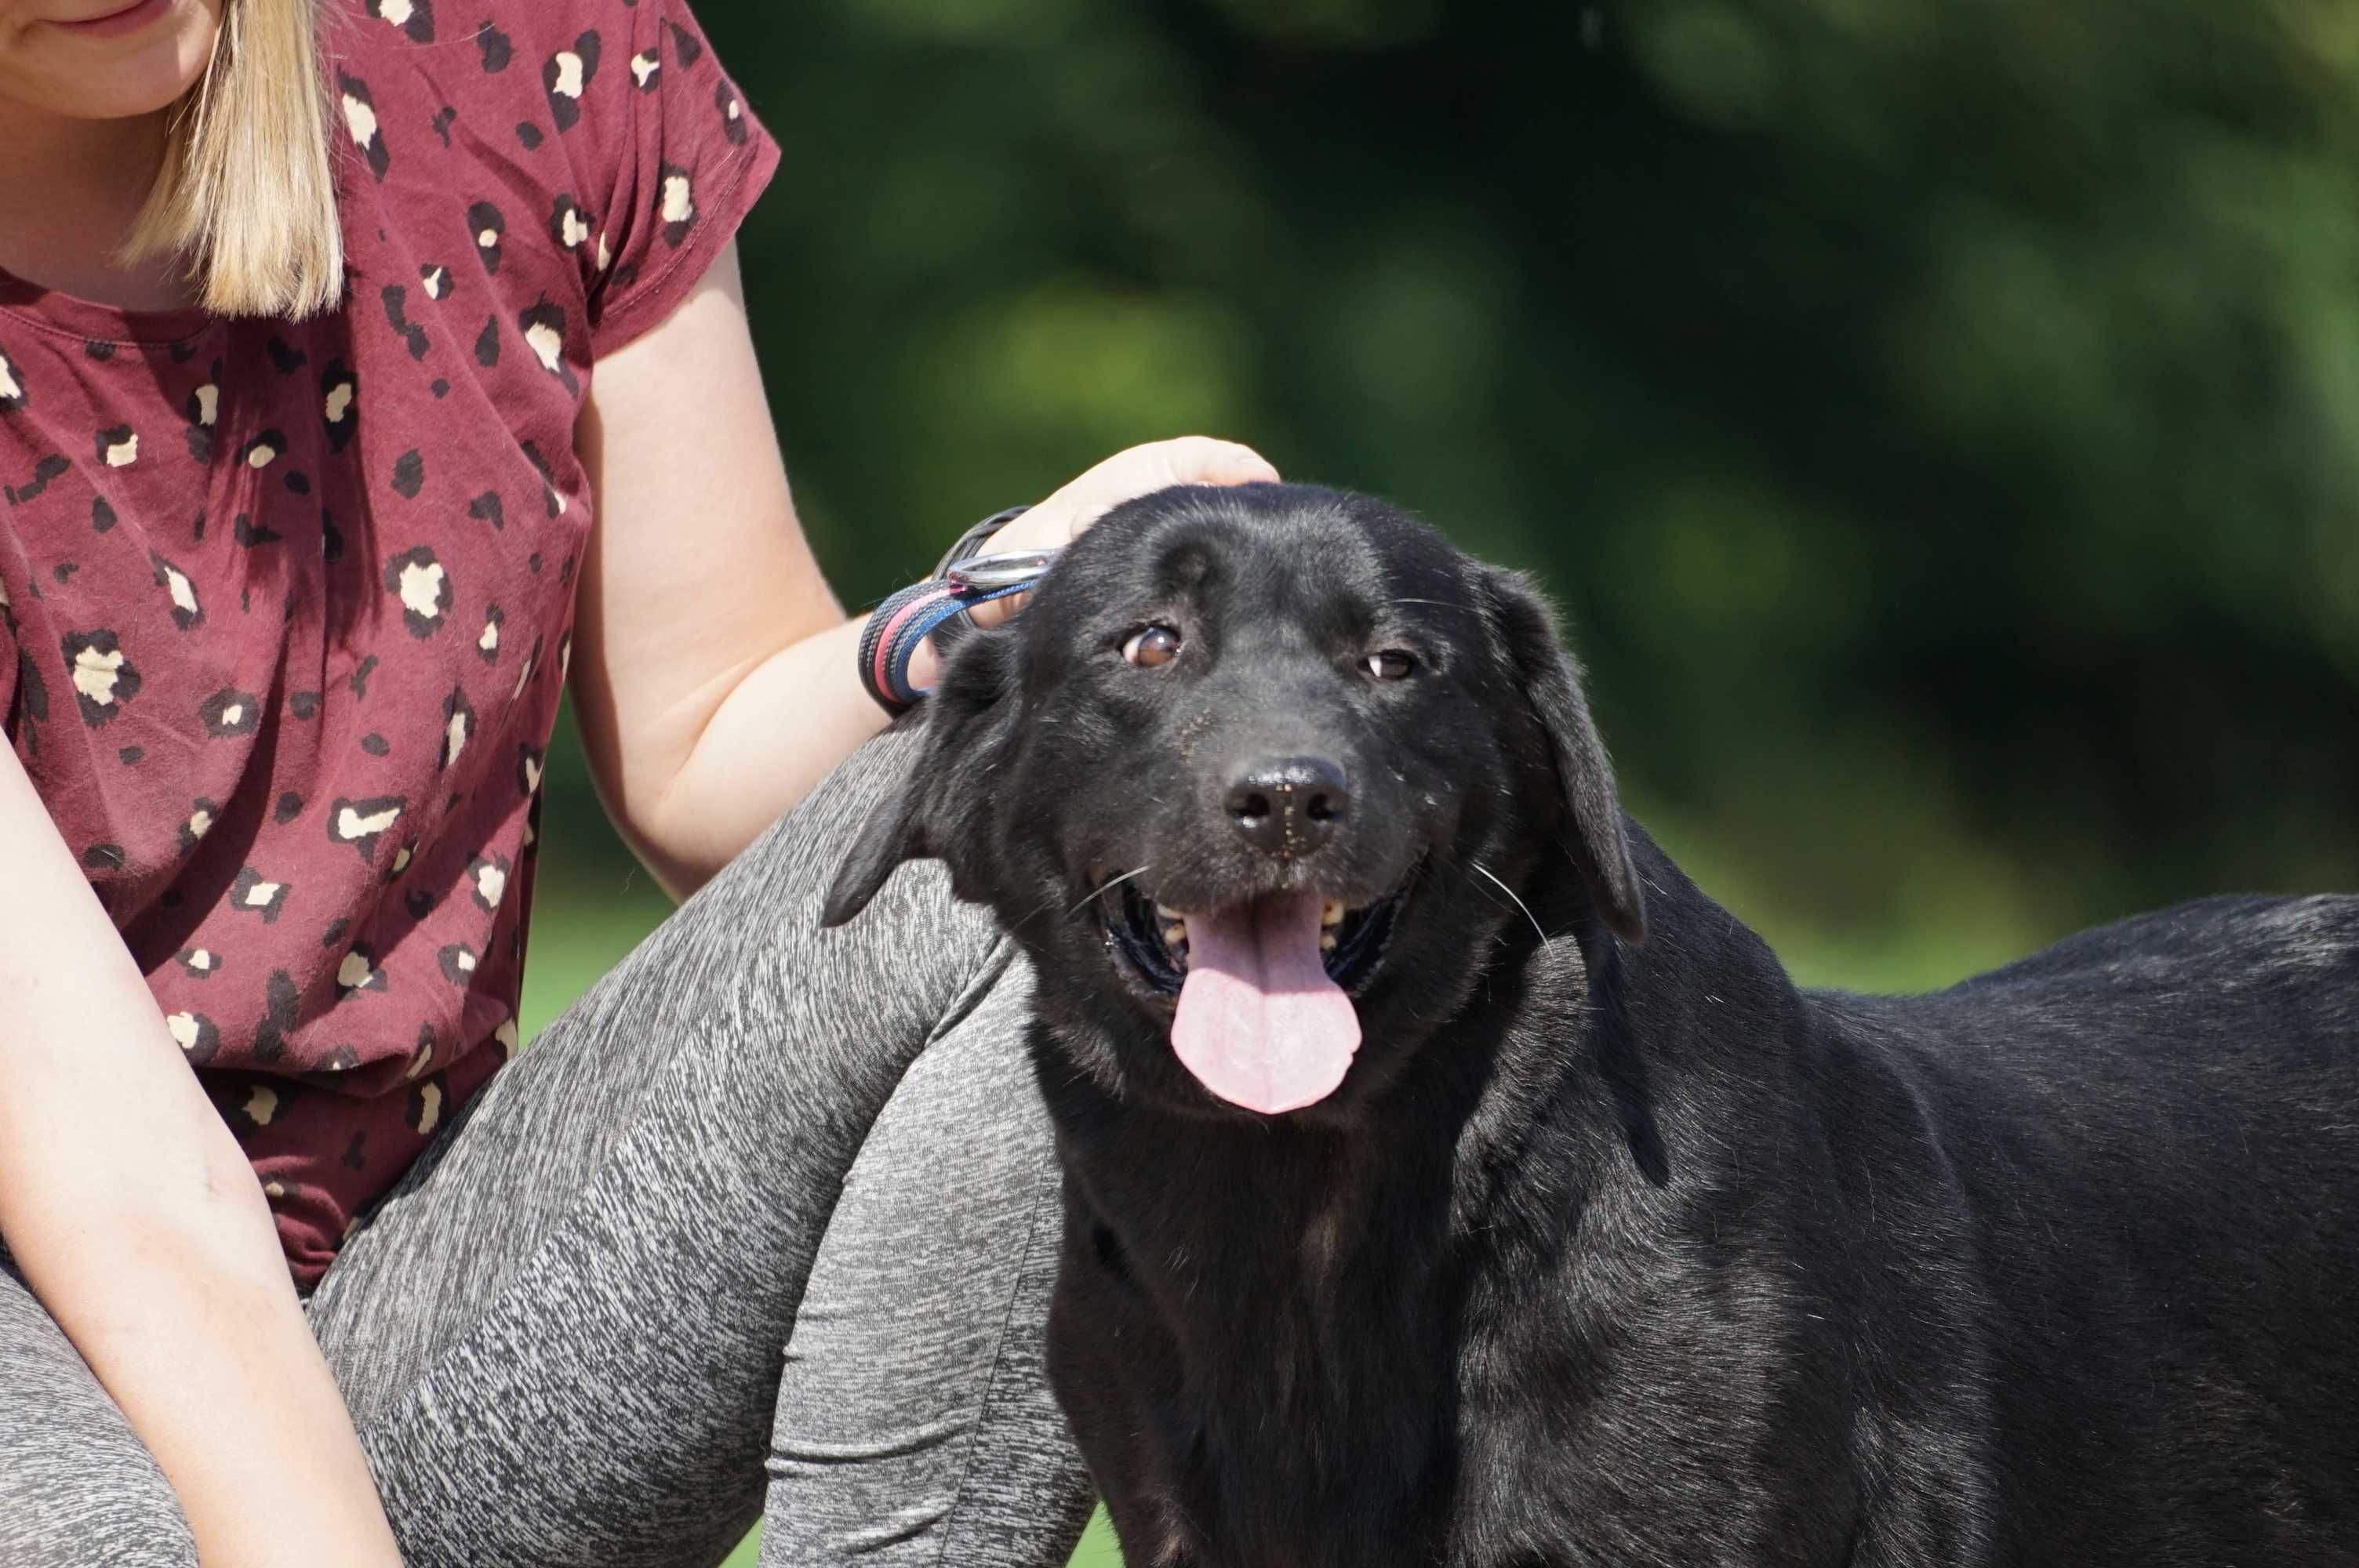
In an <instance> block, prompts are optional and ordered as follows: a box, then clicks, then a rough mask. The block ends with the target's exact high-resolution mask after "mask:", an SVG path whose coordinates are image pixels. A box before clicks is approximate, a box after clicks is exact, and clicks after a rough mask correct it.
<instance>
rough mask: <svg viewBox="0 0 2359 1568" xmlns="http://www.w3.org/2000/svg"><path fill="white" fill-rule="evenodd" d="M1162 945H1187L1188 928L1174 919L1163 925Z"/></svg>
mask: <svg viewBox="0 0 2359 1568" xmlns="http://www.w3.org/2000/svg"><path fill="white" fill-rule="evenodd" d="M1163 945H1164V946H1167V947H1185V946H1187V945H1188V928H1187V927H1186V926H1185V925H1180V923H1179V922H1178V921H1176V920H1175V921H1172V922H1171V923H1170V924H1169V925H1166V926H1164V928H1163Z"/></svg>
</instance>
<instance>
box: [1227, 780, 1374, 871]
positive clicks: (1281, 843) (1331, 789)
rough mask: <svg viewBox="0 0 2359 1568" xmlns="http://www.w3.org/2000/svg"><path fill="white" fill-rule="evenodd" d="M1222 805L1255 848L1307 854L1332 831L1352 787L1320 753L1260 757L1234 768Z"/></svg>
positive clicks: (1346, 807)
mask: <svg viewBox="0 0 2359 1568" xmlns="http://www.w3.org/2000/svg"><path fill="white" fill-rule="evenodd" d="M1222 804H1223V806H1226V807H1227V809H1228V813H1229V820H1230V821H1231V822H1233V823H1234V824H1236V828H1237V831H1238V832H1240V833H1242V834H1244V835H1245V842H1246V843H1248V844H1251V845H1252V846H1253V847H1254V848H1255V849H1259V850H1261V851H1262V852H1263V853H1265V854H1270V855H1307V854H1309V853H1310V851H1311V850H1313V849H1318V848H1319V847H1320V846H1321V845H1322V844H1324V843H1326V842H1327V840H1328V839H1329V838H1332V837H1333V836H1334V833H1335V825H1336V824H1337V823H1339V822H1341V821H1343V817H1344V816H1345V815H1346V814H1347V813H1348V812H1349V811H1350V810H1351V808H1352V786H1351V784H1350V783H1349V782H1347V781H1346V780H1345V779H1344V777H1343V768H1342V766H1341V765H1340V764H1338V763H1335V762H1330V761H1329V760H1328V759H1327V758H1325V757H1263V758H1260V759H1258V760H1256V761H1255V762H1248V763H1247V764H1245V767H1244V768H1243V769H1242V770H1240V771H1239V773H1238V774H1237V778H1236V782H1235V783H1234V784H1231V785H1229V792H1228V795H1227V796H1226V797H1225V798H1224V799H1223V802H1222Z"/></svg>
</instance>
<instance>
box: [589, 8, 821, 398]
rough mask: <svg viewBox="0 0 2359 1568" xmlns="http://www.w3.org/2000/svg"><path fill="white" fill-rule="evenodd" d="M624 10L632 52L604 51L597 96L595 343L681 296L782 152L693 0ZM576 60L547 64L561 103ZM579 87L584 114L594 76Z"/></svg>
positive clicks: (664, 310)
mask: <svg viewBox="0 0 2359 1568" xmlns="http://www.w3.org/2000/svg"><path fill="white" fill-rule="evenodd" d="M624 14H625V15H626V16H629V17H630V18H631V21H630V44H631V53H630V55H629V58H627V59H621V60H614V59H608V60H605V61H603V62H602V63H603V66H604V68H605V69H604V70H600V71H597V72H596V73H595V74H596V76H603V77H609V81H604V82H596V83H595V84H596V85H598V86H604V87H608V88H609V91H610V94H611V95H609V96H606V97H605V101H604V103H603V105H601V107H602V108H604V109H605V110H607V111H608V112H609V113H611V114H612V118H611V119H607V118H606V116H605V115H603V114H602V115H601V116H600V118H601V119H602V121H603V122H604V124H605V129H606V132H607V135H606V136H605V137H603V138H602V140H603V141H605V142H606V143H607V145H605V146H601V148H600V154H601V156H602V157H603V160H604V161H605V164H606V168H608V169H609V170H611V173H612V178H613V181H614V183H613V185H612V188H611V189H609V190H608V191H607V192H606V197H605V202H604V205H603V209H602V212H603V224H602V225H601V226H600V227H599V230H598V234H597V239H596V241H595V243H594V244H591V245H584V246H582V253H583V254H585V255H586V257H587V258H588V259H589V260H590V261H591V263H592V267H593V268H594V273H593V276H592V279H591V284H590V324H591V332H592V347H593V349H594V351H595V352H597V353H599V354H605V353H611V352H612V351H614V350H616V349H618V348H621V347H622V346H623V345H624V344H625V343H627V342H629V341H631V340H633V339H634V338H636V337H638V336H639V335H640V334H642V333H644V332H646V331H647V330H648V329H650V328H652V327H654V326H656V325H657V324H658V322H660V321H662V320H663V319H664V318H665V317H667V316H669V315H670V314H671V312H672V311H673V310H674V309H675V308H678V306H679V303H680V301H681V300H682V299H684V298H686V297H687V296H688V294H689V292H690V290H691V289H693V288H694V287H696V284H697V282H698V280H699V279H700V278H701V277H702V276H704V274H705V271H706V270H707V269H708V268H709V267H710V266H711V265H712V261H713V258H714V257H715V256H717V255H718V254H720V253H721V251H722V249H723V246H725V245H726V244H727V243H729V241H730V239H731V238H732V237H733V236H734V234H735V233H736V232H737V226H738V224H739V223H740V222H743V221H744V220H745V214H746V213H747V212H748V211H751V210H752V208H753V205H754V202H755V200H756V198H758V197H759V196H760V195H761V193H762V190H763V188H764V187H765V186H766V185H767V184H768V183H769V179H770V176H771V174H772V173H773V172H774V171H775V170H776V169H777V164H778V149H777V144H776V143H775V142H773V141H772V140H771V139H770V135H769V133H768V132H767V131H766V130H764V129H763V127H762V125H761V124H760V122H759V121H757V120H756V119H755V117H754V113H753V110H752V109H751V108H750V107H748V106H747V104H746V103H745V97H744V95H743V94H742V93H740V92H738V90H737V84H736V83H735V82H734V81H732V80H731V79H730V77H729V75H728V73H727V72H726V71H724V70H722V68H721V61H720V59H718V58H717V57H716V56H715V55H714V53H713V50H712V45H711V44H710V43H708V42H707V41H706V39H705V37H704V34H703V32H702V30H701V28H699V27H698V26H697V24H696V18H695V17H694V16H691V15H690V12H689V8H688V5H687V4H686V0H638V4H637V5H634V6H632V7H631V8H630V9H629V10H628V11H626V12H625V13H624ZM574 59H575V60H579V59H581V57H580V55H579V54H578V53H576V54H575V55H574ZM585 63H586V62H585ZM577 69H578V68H577V67H576V66H575V65H574V64H573V63H572V62H571V61H569V60H567V59H565V58H564V57H563V56H561V55H560V58H559V59H557V60H556V61H554V62H553V63H552V64H551V66H549V68H548V70H547V71H546V72H545V74H548V75H549V77H550V80H549V82H548V86H549V93H550V101H551V103H552V105H559V110H558V112H559V113H560V114H562V113H563V108H562V106H561V105H560V100H561V99H562V97H563V96H564V94H563V89H564V88H566V87H568V86H570V85H576V84H575V83H574V82H571V81H569V80H568V78H569V77H570V76H571V75H572V74H573V72H574V71H575V70H577ZM610 73H611V75H610ZM591 80H592V81H595V79H594V77H593V78H592V79H591ZM576 96H577V97H578V98H579V99H581V100H582V113H583V114H585V116H586V115H587V114H588V113H589V110H590V107H591V105H590V103H589V102H588V100H589V90H588V85H587V84H582V85H581V86H580V89H579V91H578V92H577V93H576ZM561 221H562V218H561V215H560V222H561Z"/></svg>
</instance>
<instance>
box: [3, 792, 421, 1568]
mask: <svg viewBox="0 0 2359 1568" xmlns="http://www.w3.org/2000/svg"><path fill="white" fill-rule="evenodd" d="M0 858H5V863H6V864H7V867H8V874H9V883H10V886H9V896H8V897H7V898H6V899H5V900H0V1238H5V1239H6V1241H7V1243H8V1247H9V1249H10V1250H11V1251H13V1252H14V1253H15V1254H16V1262H17V1265H18V1267H19V1268H21V1269H22V1270H23V1271H24V1274H25V1279H26V1281H27V1283H28V1284H30V1285H31V1286H32V1288H33V1291H34V1293H35V1294H36V1295H38V1297H39V1298H40V1301H41V1304H42V1305H43V1306H45V1307H46V1308H48V1310H49V1314H50V1315H51V1316H52V1317H54V1318H56V1319H57V1322H58V1325H59V1326H60V1328H62V1329H63V1330H64V1331H65V1333H66V1336H67V1337H68V1338H69V1339H71V1340H72V1341H73V1344H74V1347H75V1348H76V1349H77V1350H79V1351H80V1352H81V1353H82V1359H83V1360H85V1361H87V1362H88V1363H89V1364H90V1367H91V1369H92V1371H93V1372H95V1373H96V1374H97V1375H98V1379H99V1381H100V1383H102V1384H103V1386H104V1387H105V1389H106V1391H107V1392H108V1394H110V1395H111V1396H113V1398H114V1401H115V1403H116V1404H118V1405H119V1406H121V1407H122V1409H123V1412H124V1414H125V1417H127V1418H128V1419H129V1421H130V1422H131V1427H132V1430H133V1431H135V1432H136V1433H138V1434H139V1436H140V1438H141V1440H142V1441H144V1442H145V1443H146V1444H147V1447H148V1449H149V1451H150V1452H151V1453H153V1454H155V1456H156V1460H157V1462H158V1465H161V1466H162V1467H163V1471H164V1474H165V1476H166V1477H167V1478H168V1479H169V1480H170V1481H171V1483H172V1487H173V1489H174V1490H175V1491H176V1492H177V1493H178V1494H179V1498H180V1503H181V1507H182V1509H184V1511H185V1512H186V1513H187V1515H188V1518H189V1523H190V1527H191V1529H192V1530H194V1532H195V1535H196V1540H197V1544H198V1548H199V1551H200V1552H201V1554H202V1558H203V1561H204V1562H205V1563H207V1564H208V1565H211V1564H215V1563H221V1564H236V1565H237V1568H249V1565H253V1568H277V1565H278V1564H287V1565H288V1568H292V1565H294V1564H297V1563H337V1564H354V1565H359V1564H368V1565H371V1568H385V1565H391V1564H396V1563H397V1562H398V1558H397V1554H396V1552H395V1550H394V1543H393V1534H392V1531H391V1530H390V1529H389V1528H388V1527H387V1526H386V1520H385V1513H384V1510H383V1509H382V1508H381V1507H380V1506H379V1505H378V1502H377V1498H376V1491H375V1487H374V1486H373V1485H372V1483H371V1481H370V1479H369V1475H368V1468H367V1465H366V1464H365V1463H364V1461H363V1459H362V1457H361V1449H360V1443H359V1440H358V1439H357V1438H356V1437H355V1436H354V1434H353V1425H352V1421H351V1419H350V1417H348V1416H347V1415H346V1413H345V1411H344V1407H343V1403H342V1400H341V1399H340V1398H339V1397H338V1395H337V1392H336V1388H335V1383H334V1381H333V1379H332V1378H331V1377H330V1376H329V1373H328V1368H327V1363H326V1362H325V1361H324V1360H322V1359H321V1355H320V1350H319V1346H317V1345H316V1344H315V1343H314V1342H313V1340H312V1338H311V1335H310V1328H309V1326H308V1325H306V1324H305V1323H304V1321H303V1313H302V1308H301V1306H300V1305H299V1303H297V1301H296V1299H295V1288H294V1285H293V1283H292V1282H291V1281H289V1279H288V1273H287V1262H286V1259H285V1258H284V1256H283V1255H282V1254H281V1252H280V1250H279V1245H278V1237H277V1231H276V1229H275V1228H274V1227H273V1226H272V1223H271V1218H270V1212H269V1208H268V1206H267V1205H266V1204H265V1202H264V1201H263V1195H262V1190H261V1188H260V1186H259V1185H257V1184H256V1183H255V1175H254V1171H253V1168H252V1167H251V1166H249V1165H248V1164H247V1163H246V1162H245V1155H244V1153H243V1152H241V1151H240V1150H239V1149H238V1146H237V1141H236V1140H235V1139H234V1138H233V1137H232V1136H231V1135H230V1130H229V1128H228V1127H227V1126H226V1125H225V1124H224V1123H223V1121H222V1119H221V1117H220V1116H219V1114H218V1113H216V1112H215V1111H214V1109H213V1108H212V1103H211V1102H210V1101H209V1100H207V1098H205V1095H204V1092H203V1090H202V1089H201V1087H199V1085H198V1083H197V1080H196V1076H195V1075H194V1074H192V1073H191V1072H190V1070H189V1065H188V1063H187V1062H186V1060H184V1059H183V1058H182V1056H181V1054H180V1051H179V1046H178V1045H176V1044H174V1043H173V1041H172V1038H171V1036H170V1034H169V1033H168V1032H167V1031H166V1028H165V1024H164V1020H163V1018H162V1017H161V1016H160V1015H159V1014H158V1011H157V1009H156V1005H155V1000H154V998H153V996H152V995H151V994H150V993H149V991H148V989H147V982H146V980H145V979H142V978H141V976H140V973H139V968H138V966H137V965H136V964H135V963H134V962H133V961H132V958H131V954H130V952H129V951H128V950H127V949H125V946H124V945H123V941H122V938H121V937H120V936H119V935H116V933H115V931H114V925H112V923H110V922H109V921H108V919H107V917H106V914H105V912H104V911H103V909H102V908H101V907H100V905H99V903H98V899H97V896H96V895H95V894H94V893H92V892H91V888H90V884H89V882H88V881H85V880H84V878H83V876H82V871H81V868H80V867H78V866H77V865H76V864H75V863H74V859H73V855H72V852H71V850H69V849H67V848H66V845H65V841H64V840H63V839H62V838H60V837H59V835H58V833H57V830H56V828H55V827H53V826H52V825H51V823H50V821H49V816H48V814H47V812H46V811H45V810H44V809H43V808H42V806H41V803H40V801H39V799H38V797H37V796H36V795H34V793H33V788H32V784H31V782H30V781H29V780H28V779H27V777H26V776H25V772H24V769H23V767H22V766H21V765H20V764H19V763H18V762H17V760H16V753H15V752H13V751H11V750H10V749H9V748H8V747H6V746H5V745H0ZM93 1106H95V1107H99V1108H102V1112H101V1114H98V1115H92V1107H93Z"/></svg>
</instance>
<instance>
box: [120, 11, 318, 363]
mask: <svg viewBox="0 0 2359 1568" xmlns="http://www.w3.org/2000/svg"><path fill="white" fill-rule="evenodd" d="M317 6H318V0H223V14H222V25H221V35H220V37H219V38H217V39H215V41H214V44H213V53H212V59H211V60H210V61H209V62H208V63H207V64H206V66H205V72H204V75H203V76H202V77H201V78H200V79H199V80H198V81H197V84H196V86H194V87H192V88H190V90H189V92H188V93H187V94H186V95H185V96H183V97H182V98H181V100H180V101H179V103H176V104H174V105H173V107H172V109H171V110H170V118H169V121H168V129H167V132H166V139H165V147H164V164H163V168H161V169H160V170H159V171H158V174H157V176H156V185H155V189H153V190H151V191H150V192H149V193H148V196H147V206H146V207H145V208H143V209H142V210H141V211H140V213H139V218H138V221H137V222H136V224H135V225H134V227H133V229H132V232H131V238H130V240H129V242H128V243H126V244H125V247H124V254H125V257H126V259H129V260H134V261H136V260H144V259H147V258H152V257H163V256H177V257H179V258H181V259H183V260H184V261H185V263H186V265H187V266H188V276H190V278H191V279H193V280H194V281H195V282H196V283H197V284H198V286H199V287H198V297H199V299H200V301H201V303H202V304H203V305H204V307H205V308H207V309H208V310H211V311H213V312H214V313H215V314H217V315H223V316H287V317H301V316H309V315H310V314H311V313H312V312H314V311H318V310H324V309H327V308H329V307H331V306H332V305H334V304H335V303H336V301H337V299H338V298H339V297H341V296H342V293H343V287H344V245H343V232H342V228H341V226H340V225H339V224H338V222H337V220H336V186H335V178H334V171H333V170H332V168H331V166H330V156H331V155H330V150H329V149H330V143H329V139H328V124H329V119H328V100H327V91H326V88H325V85H324V83H323V82H322V81H321V72H320V57H319V42H318V38H317V35H316V27H315V22H316V15H317Z"/></svg>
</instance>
